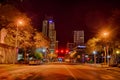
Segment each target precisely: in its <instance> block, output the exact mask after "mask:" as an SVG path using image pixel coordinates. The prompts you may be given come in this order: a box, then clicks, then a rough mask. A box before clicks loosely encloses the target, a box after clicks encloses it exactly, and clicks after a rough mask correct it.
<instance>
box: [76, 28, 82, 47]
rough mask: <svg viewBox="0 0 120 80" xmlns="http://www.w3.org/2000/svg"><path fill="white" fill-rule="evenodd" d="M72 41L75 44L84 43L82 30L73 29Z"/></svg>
mask: <svg viewBox="0 0 120 80" xmlns="http://www.w3.org/2000/svg"><path fill="white" fill-rule="evenodd" d="M74 43H75V45H80V44H84V31H83V30H82V31H74Z"/></svg>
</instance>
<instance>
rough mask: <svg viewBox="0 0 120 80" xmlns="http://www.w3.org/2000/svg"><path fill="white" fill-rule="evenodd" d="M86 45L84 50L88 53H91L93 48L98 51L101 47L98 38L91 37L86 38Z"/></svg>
mask: <svg viewBox="0 0 120 80" xmlns="http://www.w3.org/2000/svg"><path fill="white" fill-rule="evenodd" d="M86 45H87V47H86V50H87V53H89V54H91V53H92V52H93V51H94V50H96V51H100V50H101V49H102V46H101V43H100V39H98V38H92V39H90V40H88V42H87V44H86Z"/></svg>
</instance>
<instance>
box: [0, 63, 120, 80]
mask: <svg viewBox="0 0 120 80" xmlns="http://www.w3.org/2000/svg"><path fill="white" fill-rule="evenodd" d="M0 80H120V72H119V71H116V70H113V69H107V68H96V67H91V66H89V65H88V66H87V65H82V64H79V65H66V64H45V65H43V64H42V65H30V66H29V65H14V64H13V65H12V64H11V65H1V64H0Z"/></svg>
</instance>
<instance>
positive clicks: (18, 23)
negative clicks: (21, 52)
mask: <svg viewBox="0 0 120 80" xmlns="http://www.w3.org/2000/svg"><path fill="white" fill-rule="evenodd" d="M23 24H24V23H23V20H21V19H20V20H18V21H17V23H16V41H15V47H16V48H17V47H18V27H19V26H22V25H23Z"/></svg>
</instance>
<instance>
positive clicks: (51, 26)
mask: <svg viewBox="0 0 120 80" xmlns="http://www.w3.org/2000/svg"><path fill="white" fill-rule="evenodd" d="M42 33H43V34H44V35H45V36H46V37H48V38H49V39H50V49H49V50H50V52H51V53H54V52H55V49H56V30H55V23H54V21H53V18H51V17H50V18H47V19H45V20H44V21H43V28H42Z"/></svg>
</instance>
